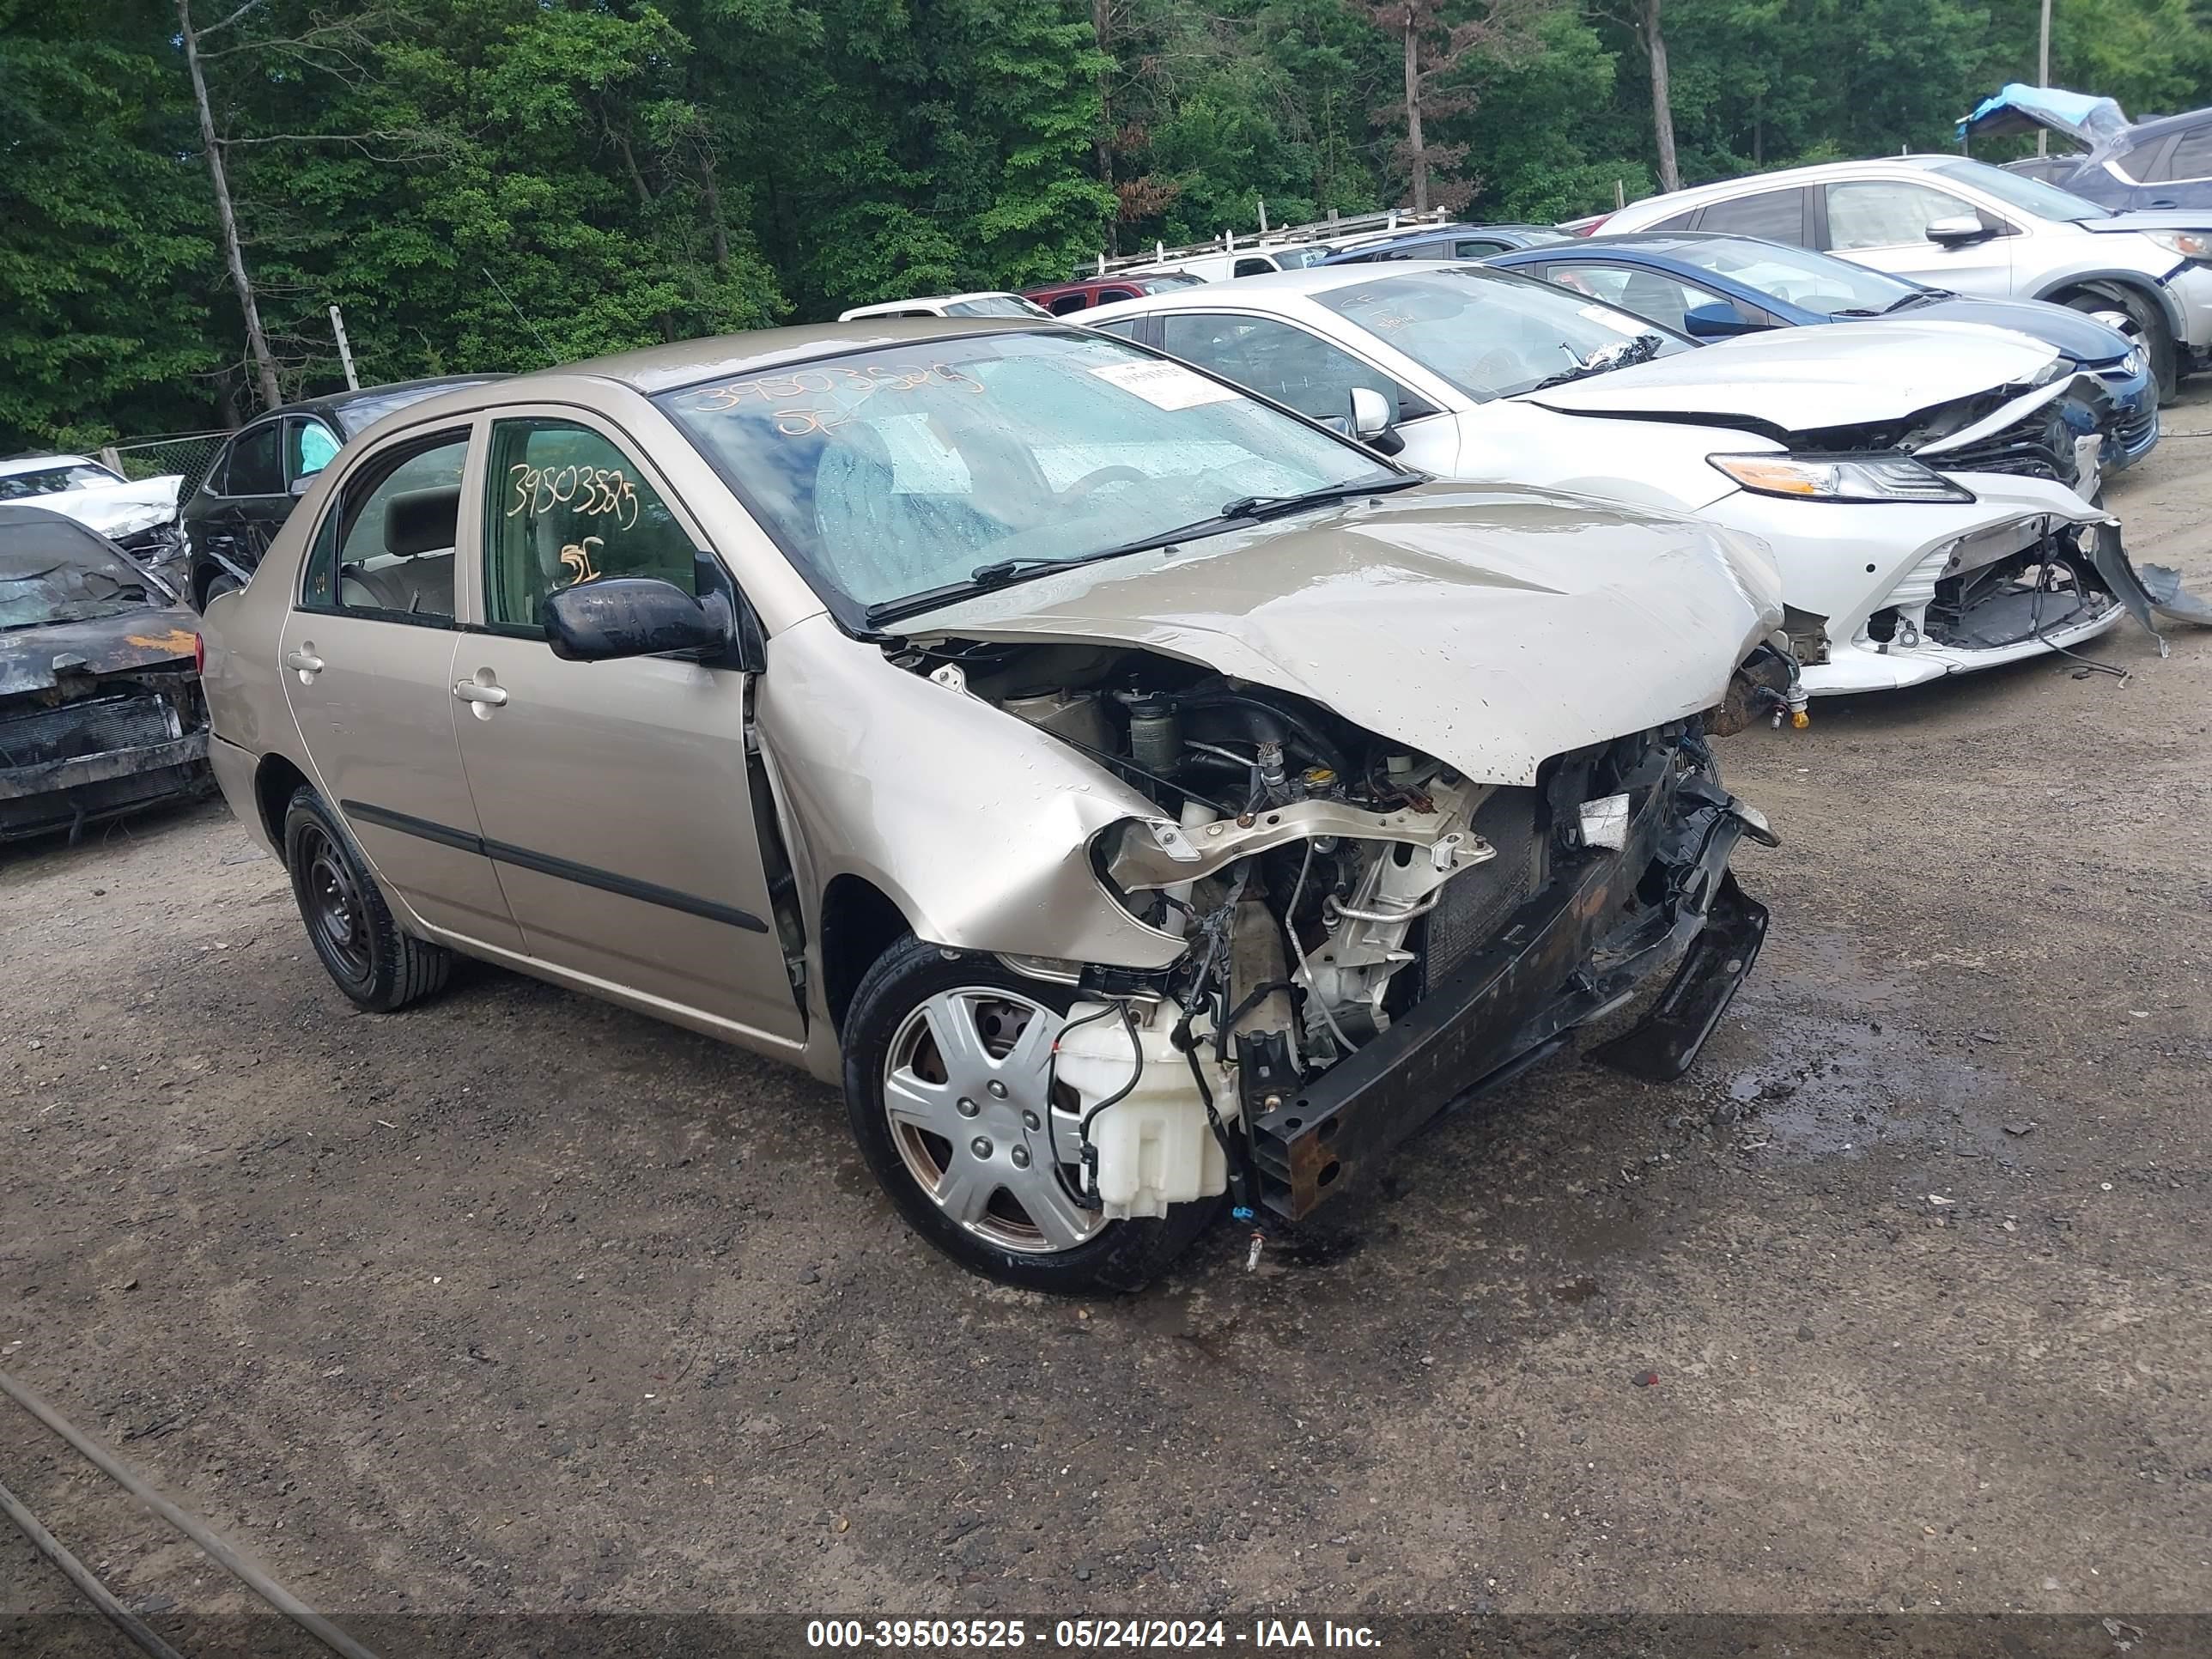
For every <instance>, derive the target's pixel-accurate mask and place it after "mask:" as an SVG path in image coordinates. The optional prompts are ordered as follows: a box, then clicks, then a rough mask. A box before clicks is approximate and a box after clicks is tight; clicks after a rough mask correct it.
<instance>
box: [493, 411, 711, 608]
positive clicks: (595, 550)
mask: <svg viewBox="0 0 2212 1659" xmlns="http://www.w3.org/2000/svg"><path fill="white" fill-rule="evenodd" d="M484 491H485V501H484V621H485V622H486V623H489V624H490V625H491V626H492V627H493V628H495V629H500V630H501V631H502V632H506V633H520V634H529V635H537V634H540V633H542V632H543V631H544V625H543V623H541V622H540V621H539V619H538V611H539V608H540V607H541V606H542V605H544V603H545V599H546V596H547V595H548V594H550V593H552V592H556V591H557V590H558V589H561V588H563V587H573V586H575V585H576V584H578V583H579V582H590V581H597V580H599V579H600V578H601V577H604V576H650V577H653V578H657V579H658V580H661V581H665V582H673V583H674V584H675V585H676V586H678V587H680V588H682V589H683V590H684V592H686V593H690V592H693V591H694V588H693V566H692V558H693V555H694V552H695V549H694V546H693V544H692V540H691V533H690V532H689V531H688V530H686V529H684V526H683V525H682V524H681V523H679V522H678V520H677V518H676V515H675V514H674V513H671V512H670V511H669V508H668V504H667V502H665V501H663V500H662V499H661V497H660V493H659V491H658V490H656V489H653V486H652V485H651V484H650V483H647V482H646V481H645V479H644V478H643V477H641V475H640V474H639V472H638V470H637V467H636V466H635V464H634V463H632V461H631V460H630V459H629V456H628V455H626V454H624V453H623V452H622V451H621V450H620V449H618V448H617V447H615V445H614V443H613V442H612V441H611V440H610V439H608V438H607V437H606V436H605V435H603V434H601V433H599V432H596V431H594V430H592V428H590V427H587V426H580V425H579V424H577V423H576V422H573V421H562V420H552V419H544V420H538V419H532V420H515V421H501V422H496V423H495V425H494V426H493V427H492V429H491V458H490V465H489V466H488V467H487V468H486V469H485V472H484Z"/></svg>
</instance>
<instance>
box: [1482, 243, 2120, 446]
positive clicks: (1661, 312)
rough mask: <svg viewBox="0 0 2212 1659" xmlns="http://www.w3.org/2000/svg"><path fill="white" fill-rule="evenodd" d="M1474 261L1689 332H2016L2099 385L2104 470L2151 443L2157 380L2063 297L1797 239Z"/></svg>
mask: <svg viewBox="0 0 2212 1659" xmlns="http://www.w3.org/2000/svg"><path fill="white" fill-rule="evenodd" d="M1484 263H1485V264H1492V265H1500V266H1504V267H1506V268H1508V269H1510V270H1518V271H1520V272H1522V274H1524V275H1526V276H1536V277H1541V278H1542V279H1543V280H1544V281H1546V282H1548V283H1557V284H1559V286H1561V287H1563V288H1568V289H1578V290H1580V291H1581V292H1583V293H1585V294H1588V295H1590V296H1591V297H1592V298H1593V299H1597V300H1602V301H1605V302H1606V303H1607V304H1608V305H1613V306H1617V307H1620V309H1621V310H1623V311H1627V312H1632V313H1635V314H1636V315H1638V316H1640V317H1649V318H1650V319H1652V320H1653V321H1654V322H1658V323H1664V324H1665V325H1667V326H1668V327H1669V328H1671V329H1673V330H1674V331H1676V332H1677V333H1680V334H1686V335H1688V336H1690V337H1692V339H1702V340H1715V339H1722V338H1724V337H1728V336H1729V335H1735V334H1749V333H1752V332H1754V331H1758V330H1759V329H1765V328H1802V327H1806V326H1808V325H1814V324H1818V323H1844V322H1857V321H1862V320H1863V319H1867V318H1869V317H1910V318H1911V319H1913V320H1915V321H1917V322H1929V321H1940V322H1954V323H1983V324H1987V325H1992V326H1995V327H1997V328H2009V329H2016V330H2018V331H2020V332H2021V333H2022V334H2026V335H2028V336H2030V337H2033V338H2035V339H2038V340H2041V341H2043V342H2044V343H2045V344H2047V345H2049V346H2051V348H2052V349H2055V350H2057V351H2058V352H2060V353H2061V354H2063V356H2066V357H2068V358H2069V359H2071V360H2072V361H2073V362H2074V363H2075V365H2076V366H2077V367H2078V368H2083V369H2086V370H2087V371H2088V372H2089V373H2090V374H2094V375H2096V376H2097V377H2098V379H2099V380H2101V381H2102V382H2103V383H2104V386H2105V390H2106V392H2108V393H2109V394H2110V395H2111V397H2112V404H2113V409H2114V417H2113V422H2112V426H2111V428H2109V430H2108V438H2107V444H2106V455H2105V462H2104V464H2105V468H2106V471H2111V472H2117V471H2119V470H2120V469H2121V468H2123V467H2125V466H2128V465H2132V464H2133V463H2134V462H2136V461H2139V460H2141V459H2142V458H2143V457H2144V456H2145V455H2147V454H2148V453H2150V451H2151V448H2152V446H2154V444H2156V443H2157V442H2158V432H2159V422H2158V388H2157V386H2156V383H2155V382H2154V380H2153V379H2152V376H2151V372H2150V365H2149V362H2148V359H2147V357H2146V356H2145V354H2144V352H2143V350H2142V347H2140V346H2139V345H2137V344H2136V343H2135V342H2134V341H2132V340H2130V338H2129V337H2127V336H2126V335H2124V334H2122V333H2121V332H2120V331H2118V329H2116V328H2114V327H2112V325H2110V324H2109V323H2107V322H2106V321H2104V320H2102V319H2100V318H2099V317H2096V316H2093V315H2090V314H2089V313H2086V312H2081V311H2075V310H2072V309H2069V307H2065V306H2059V305H2051V304H2049V303H2047V302H2046V301H2041V300H1970V299H1966V298H1964V297H1962V296H1960V295H1956V294H1953V293H1950V292H1949V291H1948V290H1947V289H1935V288H1923V287H1921V286H1920V285H1919V284H1918V283H1908V282H1905V281H1903V280H1901V279H1899V278H1898V277H1895V276H1887V275H1885V274H1884V273H1882V272H1881V271H1878V270H1868V269H1867V268H1866V267H1865V266H1863V265H1857V264H1851V263H1850V262H1849V261H1848V260H1844V259H1837V258H1831V257H1830V256H1829V255H1827V254H1825V253H1815V252H1812V251H1811V250H1809V249H1807V248H1797V247H1784V246H1780V245H1779V244H1777V243H1774V242H1762V241H1759V240H1756V239H1754V238H1753V237H1748V236H1730V235H1725V234H1703V233H1699V232H1694V231H1679V230H1678V231H1647V232H1645V233H1644V234H1639V235H1626V236H1593V237H1588V238H1585V239H1583V240H1579V241H1576V242H1572V243H1569V244H1565V245H1559V244H1553V245H1552V246H1543V247H1530V248H1522V249H1516V251H1514V252H1510V253H1501V254H1498V255H1495V256H1493V257H1492V258H1489V259H1487V260H1486V261H1485V262H1484ZM2114 314H2115V315H2117V314H2118V313H2114ZM2085 418H2086V416H2085ZM2084 429H2085V430H2086V429H2087V428H2084Z"/></svg>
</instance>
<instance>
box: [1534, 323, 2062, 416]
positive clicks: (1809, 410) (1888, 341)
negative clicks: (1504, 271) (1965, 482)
mask: <svg viewBox="0 0 2212 1659" xmlns="http://www.w3.org/2000/svg"><path fill="white" fill-rule="evenodd" d="M2056 357H2057V352H2056V351H2054V350H2053V349H2051V347H2049V346H2047V345H2045V344H2044V343H2042V342H2040V341H2038V340H2031V339H2029V338H2027V337H2026V336H2025V335H2021V334H2015V333H2013V332H2011V331H2008V330H1997V329H1990V328H1983V327H1979V326H1977V325H1966V324H1960V323H1938V322H1926V323H1921V322H1905V321H1903V320H1901V319H1884V320H1882V321H1880V322H1872V321H1869V322H1857V323H1835V324H1832V325H1829V326H1827V327H1825V328H1778V329H1771V330H1769V331H1767V332H1765V333H1764V334H1748V335H1745V336H1742V337H1740V338H1737V339H1733V340H1723V341H1721V342H1720V343H1717V344H1714V345H1709V346H1706V347H1705V348H1703V349H1700V350H1697V351H1683V352H1677V353H1676V354H1675V355H1674V356H1671V357H1660V358H1656V359H1655V360H1654V361H1652V362H1648V363H1637V364H1634V365H1632V367H1630V368H1616V369H1613V370H1611V371H1609V372H1608V373H1606V374H1593V375H1591V376H1590V377H1589V379H1587V380H1570V381H1569V382H1568V383H1567V384H1566V385H1565V386H1553V387H1551V388H1549V389H1548V390H1547V391H1543V392H1522V393H1521V394H1520V396H1521V398H1522V399H1524V400H1525V401H1527V402H1529V403H1534V404H1542V405H1543V406H1544V407H1545V408H1547V409H1556V410H1560V411H1562V412H1563V413H1565V414H1570V415H1620V416H1633V417H1638V418H1641V419H1644V420H1659V419H1665V418H1667V417H1669V416H1676V417H1680V418H1681V419H1683V420H1686V421H1705V422H1711V423H1712V424H1715V425H1721V426H1740V427H1749V428H1752V429H1753V430H1757V429H1759V428H1767V429H1770V430H1771V431H1774V432H1778V433H1790V432H1802V431H1811V430H1817V429H1820V428H1829V427H1839V426H1858V425H1862V424H1866V423H1870V422H1877V421H1893V420H1897V419H1899V418H1900V417H1901V416H1907V415H1912V414H1917V413H1918V412H1919V411H1920V410H1923V409H1930V408H1933V407H1935V406H1936V404H1947V403H1949V402H1951V401H1953V400H1954V398H1970V397H1972V396H1973V395H1974V394H1975V393H1977V392H1987V391H1989V390H1990V388H1992V387H1994V386H2013V385H2024V384H2026V383H2027V382H2028V381H2031V380H2034V379H2035V378H2036V377H2037V376H2038V375H2039V374H2042V373H2043V372H2044V370H2045V368H2047V367H2048V365H2049V364H2050V363H2051V362H2052V361H2053V360H2054V359H2055V358H2056Z"/></svg>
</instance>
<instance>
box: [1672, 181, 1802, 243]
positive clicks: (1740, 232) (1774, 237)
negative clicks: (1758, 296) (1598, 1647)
mask: <svg viewBox="0 0 2212 1659" xmlns="http://www.w3.org/2000/svg"><path fill="white" fill-rule="evenodd" d="M1653 228H1655V229H1659V230H1666V229H1670V228H1673V227H1671V226H1668V225H1658V226H1655V227H1653ZM1698 228H1699V230H1717V231H1727V232H1729V233H1731V234H1735V235H1737V236H1756V237H1758V238H1759V239H1760V240H1763V241H1768V242H1784V243H1787V244H1788V245H1789V246H1791V247H1804V246H1807V240H1808V239H1807V237H1806V235H1805V192H1804V191H1802V190H1768V191H1760V192H1759V194H1758V195H1756V196H1739V197H1736V198H1735V200H1734V201H1729V202H1715V203H1714V204H1712V205H1711V207H1708V208H1707V209H1706V210H1705V217H1703V218H1702V219H1700V220H1699V221H1698Z"/></svg>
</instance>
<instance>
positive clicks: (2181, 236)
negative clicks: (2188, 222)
mask: <svg viewBox="0 0 2212 1659" xmlns="http://www.w3.org/2000/svg"><path fill="white" fill-rule="evenodd" d="M2142 234H2144V235H2145V236H2148V237H2149V238H2150V240H2152V241H2154V242H2155V243H2157V244H2158V245H2159V246H2160V247H2162V248H2164V249H2165V250H2166V252H2168V253H2178V254H2179V255H2180V256H2181V257H2182V258H2185V259H2201V260H2203V261H2204V262H2206V263H2207V264H2212V235H2208V234H2206V233H2204V232H2203V231H2201V230H2147V231H2144V232H2143V233H2142Z"/></svg>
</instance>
